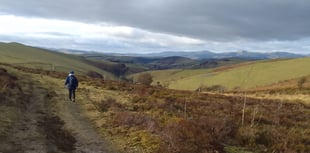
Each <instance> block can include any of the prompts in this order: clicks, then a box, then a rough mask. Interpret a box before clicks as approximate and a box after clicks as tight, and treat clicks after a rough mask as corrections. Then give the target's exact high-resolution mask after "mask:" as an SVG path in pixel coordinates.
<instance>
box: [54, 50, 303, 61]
mask: <svg viewBox="0 0 310 153" xmlns="http://www.w3.org/2000/svg"><path fill="white" fill-rule="evenodd" d="M53 50H55V49H53ZM56 51H59V52H64V53H70V54H88V55H89V54H97V55H98V54H101V55H109V56H133V57H152V58H154V57H172V56H180V57H186V58H190V59H222V58H244V59H253V60H258V59H277V58H299V57H305V56H309V55H302V54H295V53H289V52H270V53H267V52H266V53H260V52H250V51H236V52H223V53H214V52H211V51H192V52H184V51H165V52H160V53H147V54H139V53H135V54H134V53H128V54H122V53H99V52H95V51H91V52H90V51H81V50H72V49H60V50H56Z"/></svg>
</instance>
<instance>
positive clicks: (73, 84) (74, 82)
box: [65, 74, 79, 90]
mask: <svg viewBox="0 0 310 153" xmlns="http://www.w3.org/2000/svg"><path fill="white" fill-rule="evenodd" d="M65 86H67V87H68V89H70V90H72V89H76V88H77V87H78V86H79V81H78V79H77V78H76V77H75V76H74V75H73V74H70V75H69V76H67V78H66V82H65Z"/></svg>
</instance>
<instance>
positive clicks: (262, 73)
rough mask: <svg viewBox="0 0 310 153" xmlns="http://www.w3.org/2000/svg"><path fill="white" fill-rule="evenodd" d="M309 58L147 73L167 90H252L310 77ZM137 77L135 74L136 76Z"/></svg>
mask: <svg viewBox="0 0 310 153" xmlns="http://www.w3.org/2000/svg"><path fill="white" fill-rule="evenodd" d="M309 67H310V58H300V59H286V60H270V61H259V62H254V63H252V64H247V65H243V66H238V67H235V68H232V69H228V70H225V71H219V72H214V70H215V69H200V70H165V71H149V72H148V73H150V74H151V75H152V76H153V80H154V81H153V83H154V84H155V83H157V82H158V81H159V82H160V83H166V84H169V88H172V89H181V90H195V89H197V88H198V87H199V86H201V85H205V86H212V85H222V86H225V87H226V88H229V89H232V88H236V87H238V88H253V87H256V86H264V85H269V84H272V83H277V82H279V81H283V80H288V79H294V78H299V77H302V76H308V75H310V69H309ZM137 75H139V74H136V75H135V76H137Z"/></svg>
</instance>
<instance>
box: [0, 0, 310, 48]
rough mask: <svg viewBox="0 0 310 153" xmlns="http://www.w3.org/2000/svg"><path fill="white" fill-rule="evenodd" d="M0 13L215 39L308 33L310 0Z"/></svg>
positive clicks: (179, 1)
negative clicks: (122, 26)
mask: <svg viewBox="0 0 310 153" xmlns="http://www.w3.org/2000/svg"><path fill="white" fill-rule="evenodd" d="M0 2H1V6H0V12H5V13H10V14H16V15H21V16H35V17H44V18H56V19H66V20H76V21H82V22H87V23H89V22H91V23H100V22H110V23H114V24H119V25H127V26H132V27H138V28H141V29H146V30H150V31H155V32H163V33H168V34H174V35H178V36H189V37H193V38H199V39H202V40H211V41H223V42H225V41H235V40H259V41H268V40H298V39H303V38H307V37H309V36H310V30H309V27H310V16H309V14H310V9H309V8H310V1H308V0H194V1H193V0H143V1H141V0H126V1H124V0H53V1H51V0H23V1H13V0H0Z"/></svg>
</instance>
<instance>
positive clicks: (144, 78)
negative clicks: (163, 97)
mask: <svg viewBox="0 0 310 153" xmlns="http://www.w3.org/2000/svg"><path fill="white" fill-rule="evenodd" d="M137 81H138V82H139V83H141V84H144V85H151V83H152V82H153V77H152V76H151V74H149V73H143V74H141V75H139V76H138V79H137Z"/></svg>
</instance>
